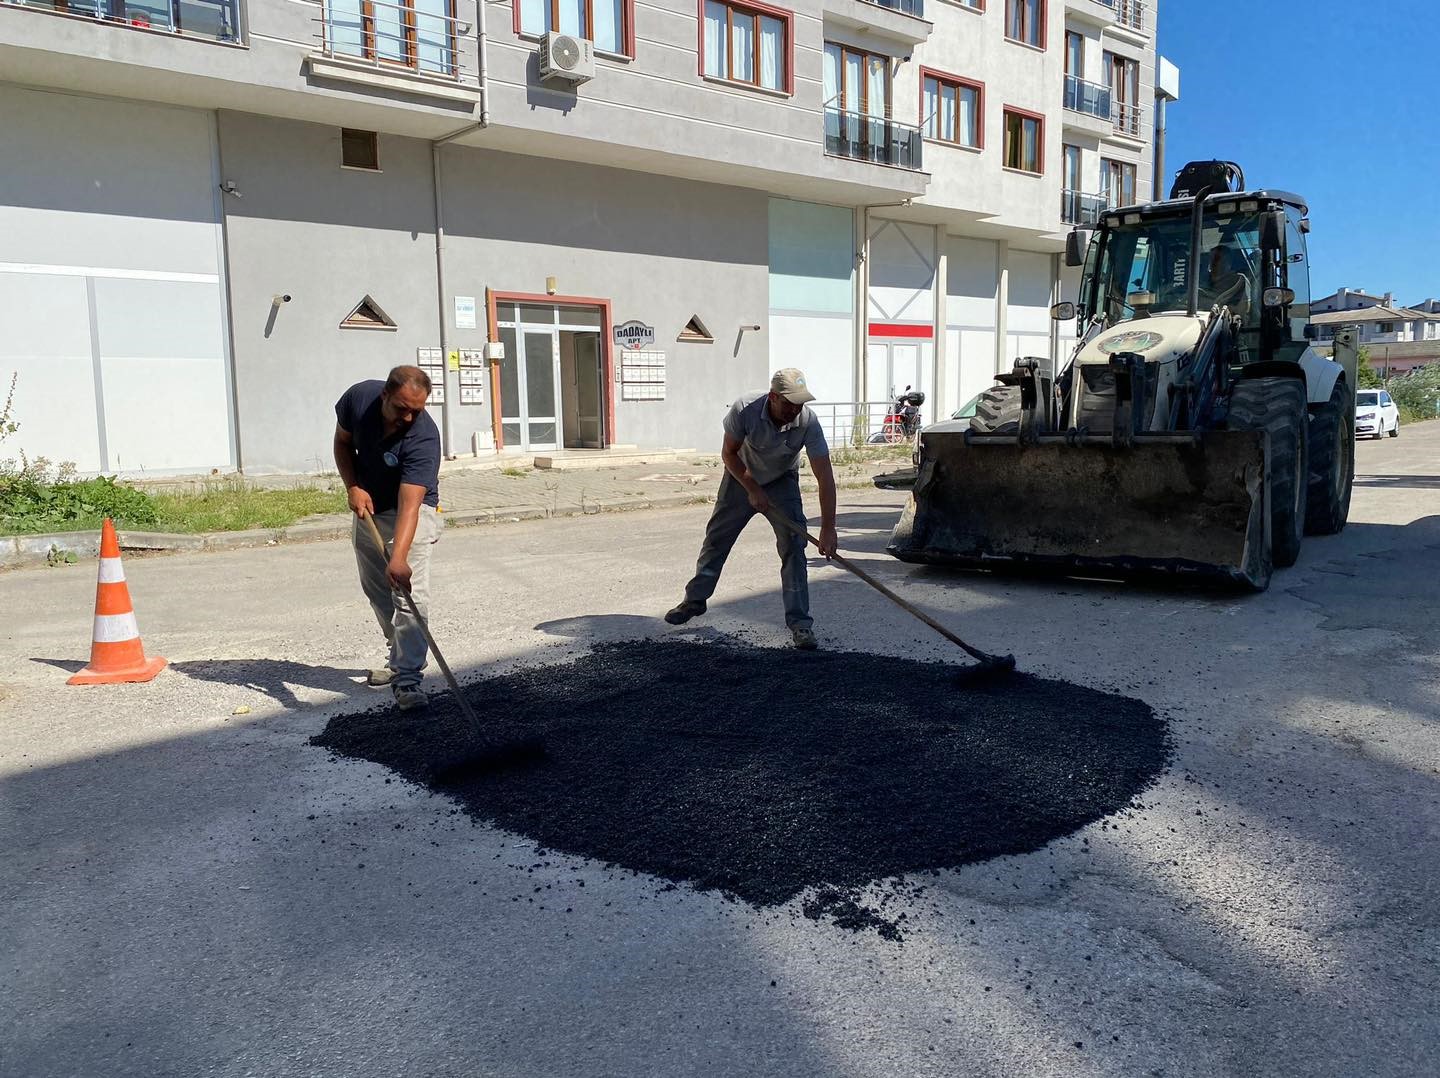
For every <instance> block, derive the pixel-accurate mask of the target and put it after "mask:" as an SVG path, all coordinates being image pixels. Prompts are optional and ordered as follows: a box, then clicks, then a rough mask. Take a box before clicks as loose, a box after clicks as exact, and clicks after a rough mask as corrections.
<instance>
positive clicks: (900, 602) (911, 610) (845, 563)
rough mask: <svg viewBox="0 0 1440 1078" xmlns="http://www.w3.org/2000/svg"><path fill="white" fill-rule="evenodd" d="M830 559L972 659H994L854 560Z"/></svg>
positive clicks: (795, 531)
mask: <svg viewBox="0 0 1440 1078" xmlns="http://www.w3.org/2000/svg"><path fill="white" fill-rule="evenodd" d="M765 515H766V516H767V517H769V518H770V519H771V520H772V521H774V522H776V523H778V524H780V525H782V526H783V527H785V528H787V529H788V530H789V531H790V533H791V534H792V535H803V536H804V537H805V538H806V539H807V540H808V541H809V542H811V543H814V544H815V548H816V549H817V550H818V549H819V547H820V540H818V539H816V538H815V537H814V536H813V535H811V534H810V533H809V532H808V531H806V530H805V529H804V528H802V527H800V525H798V524H796V523H795V522H794V521H793V520H791V519H790V518H789V517H787V516H784V515H782V514H780V513H776V512H770V513H766V514H765ZM830 560H831V561H834V562H837V563H838V564H839V565H840V566H841V567H842V568H844V569H848V570H849V571H850V572H852V573H854V574H855V575H856V576H858V577H859V578H860V579H861V580H863V581H865V583H867V584H869V585H870V586H871V587H872V588H874V589H875V590H876V591H878V592H879V593H880V594H881V595H883V596H885V598H887V599H889V600H890V601H891V602H892V603H894V604H895V605H896V606H898V607H899V608H900V609H901V610H903V611H905V612H906V613H907V614H911V615H913V616H914V617H916V618H919V619H920V620H921V621H923V622H924V623H925V624H926V625H928V626H930V628H932V629H934V630H935V631H936V632H937V633H939V634H940V635H941V636H943V637H944V638H945V639H946V640H948V641H950V643H952V644H954V645H956V646H957V647H961V648H964V649H965V653H966V654H967V655H969V656H970V657H971V658H972V659H978V660H980V661H981V662H993V661H994V656H992V655H987V654H986V653H985V652H983V651H981V650H980V649H979V648H972V647H971V646H970V645H969V644H967V643H965V641H963V640H961V639H960V638H959V637H958V636H956V635H955V634H954V633H952V632H951V631H950V630H949V629H947V628H945V626H943V625H941V624H940V623H939V622H938V621H936V620H935V619H934V618H932V617H931V616H930V615H929V614H927V613H925V612H924V611H923V610H919V609H916V608H915V607H913V606H911V605H910V604H909V603H907V602H906V601H905V600H904V599H902V598H900V596H898V595H896V594H895V593H894V592H893V591H891V590H890V589H889V588H887V587H886V586H885V585H884V584H882V583H880V581H878V580H876V579H875V578H874V577H873V576H871V575H870V574H869V573H867V572H866V571H865V570H864V569H862V568H860V566H858V565H856V564H855V563H854V562H852V561H850V560H848V559H847V558H845V557H842V556H841V555H840V554H839V553H838V552H837V553H835V554H831V555H830Z"/></svg>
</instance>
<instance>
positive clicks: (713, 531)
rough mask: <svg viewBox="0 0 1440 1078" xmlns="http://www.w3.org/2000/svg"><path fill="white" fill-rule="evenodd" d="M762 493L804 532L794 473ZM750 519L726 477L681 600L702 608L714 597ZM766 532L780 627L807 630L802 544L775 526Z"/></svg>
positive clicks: (744, 500) (738, 490) (740, 493)
mask: <svg viewBox="0 0 1440 1078" xmlns="http://www.w3.org/2000/svg"><path fill="white" fill-rule="evenodd" d="M763 489H764V491H765V493H766V494H767V495H769V497H770V504H771V505H772V506H773V507H774V508H775V510H776V511H777V512H780V513H783V514H785V516H787V517H789V518H790V519H791V520H793V521H794V522H795V523H796V524H798V525H800V527H801V528H804V527H805V506H804V503H803V502H801V500H800V476H799V474H798V473H796V472H786V473H785V474H784V475H782V476H781V477H780V478H779V479H775V480H772V481H771V482H769V483H766V484H765V485H764V487H763ZM754 515H755V510H754V509H752V508H751V507H750V498H749V496H748V495H747V494H746V493H745V488H744V487H742V486H741V485H740V482H739V480H737V479H736V478H735V477H734V476H733V475H731V474H730V473H729V472H728V471H727V472H726V473H725V477H724V478H723V479H721V480H720V493H719V494H718V495H716V498H715V511H714V512H713V513H711V514H710V523H709V524H707V525H706V526H705V542H704V543H703V544H702V545H701V547H700V560H699V561H698V562H697V563H696V565H695V576H694V577H692V578H691V580H690V583H688V584H686V585H685V598H686V599H688V600H690V601H691V602H705V601H706V600H708V599H709V598H710V596H712V595H714V594H715V585H716V584H718V583H720V570H721V569H723V568H724V567H725V559H726V558H727V557H729V556H730V548H731V547H733V546H734V545H735V540H736V539H738V538H740V533H741V532H742V531H744V530H745V525H746V524H749V523H750V518H751V517H753V516H754ZM770 526H771V527H772V528H774V529H775V546H776V549H777V550H779V552H780V589H781V595H782V596H783V597H784V599H785V624H786V625H787V626H789V627H790V628H792V629H795V628H805V629H808V628H810V626H811V625H812V620H811V617H810V582H809V577H808V575H807V570H806V565H805V540H804V539H803V538H800V537H798V536H795V535H792V534H790V533H789V532H787V531H785V530H784V529H783V528H781V527H780V526H779V525H778V524H771V525H770Z"/></svg>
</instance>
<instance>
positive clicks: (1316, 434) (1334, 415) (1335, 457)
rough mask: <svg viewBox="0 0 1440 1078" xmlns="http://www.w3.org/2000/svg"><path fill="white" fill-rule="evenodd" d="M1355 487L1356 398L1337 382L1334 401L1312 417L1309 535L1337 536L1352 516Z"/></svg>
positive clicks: (1318, 410) (1332, 395) (1308, 511)
mask: <svg viewBox="0 0 1440 1078" xmlns="http://www.w3.org/2000/svg"><path fill="white" fill-rule="evenodd" d="M1354 485H1355V394H1354V393H1353V392H1352V391H1351V389H1350V387H1349V386H1348V385H1346V384H1345V383H1344V382H1343V381H1339V380H1337V381H1336V382H1335V388H1334V389H1332V390H1331V391H1330V399H1329V400H1328V401H1326V402H1325V403H1324V404H1322V405H1320V407H1318V408H1316V409H1315V411H1314V412H1312V413H1311V415H1310V489H1309V491H1308V492H1307V495H1306V498H1307V501H1306V506H1305V532H1306V534H1307V535H1335V534H1337V533H1338V532H1340V530H1341V529H1343V528H1344V527H1345V521H1346V520H1347V519H1349V516H1350V493H1351V491H1352V490H1353V489H1354Z"/></svg>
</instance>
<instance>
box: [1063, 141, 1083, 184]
mask: <svg viewBox="0 0 1440 1078" xmlns="http://www.w3.org/2000/svg"><path fill="white" fill-rule="evenodd" d="M1064 150H1065V190H1067V191H1078V190H1080V147H1079V146H1068V145H1067V146H1066V147H1065V148H1064Z"/></svg>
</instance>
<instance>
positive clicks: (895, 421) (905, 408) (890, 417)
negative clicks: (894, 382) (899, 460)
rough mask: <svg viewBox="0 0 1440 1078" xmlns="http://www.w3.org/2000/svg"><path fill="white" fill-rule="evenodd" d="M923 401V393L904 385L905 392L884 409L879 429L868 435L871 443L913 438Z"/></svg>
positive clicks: (889, 443)
mask: <svg viewBox="0 0 1440 1078" xmlns="http://www.w3.org/2000/svg"><path fill="white" fill-rule="evenodd" d="M924 403H925V394H924V393H922V392H921V391H920V390H918V389H916V390H911V388H910V387H909V386H906V387H905V392H904V393H901V394H900V395H899V396H898V397H896V398H895V401H894V403H893V404H891V405H890V406H889V408H887V409H886V410H885V418H884V419H882V420H881V421H880V430H879V431H878V432H877V433H875V434H872V435H871V436H870V439H869V441H870V442H871V444H881V445H897V444H899V443H900V442H908V441H911V440H912V439H914V437H915V435H916V433H917V432H918V431H919V430H920V406H921V405H922V404H924Z"/></svg>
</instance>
